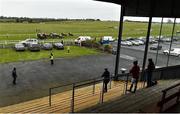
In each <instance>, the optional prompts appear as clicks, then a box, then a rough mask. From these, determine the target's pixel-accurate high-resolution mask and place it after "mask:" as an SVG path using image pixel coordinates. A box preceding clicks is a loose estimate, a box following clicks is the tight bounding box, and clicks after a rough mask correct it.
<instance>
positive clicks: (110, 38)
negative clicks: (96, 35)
mask: <svg viewBox="0 0 180 114" xmlns="http://www.w3.org/2000/svg"><path fill="white" fill-rule="evenodd" d="M102 40H103V41H109V42H113V41H114V39H113V37H112V36H103V37H102Z"/></svg>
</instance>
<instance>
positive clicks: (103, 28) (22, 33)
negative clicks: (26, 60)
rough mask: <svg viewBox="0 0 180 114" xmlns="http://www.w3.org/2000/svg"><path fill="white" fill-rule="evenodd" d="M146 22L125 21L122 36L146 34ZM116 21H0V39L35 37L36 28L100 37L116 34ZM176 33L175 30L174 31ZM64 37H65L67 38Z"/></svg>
mask: <svg viewBox="0 0 180 114" xmlns="http://www.w3.org/2000/svg"><path fill="white" fill-rule="evenodd" d="M147 25H148V24H147V23H140V22H125V23H124V30H123V37H124V38H125V37H139V36H146V33H147ZM118 26H119V23H118V22H113V21H62V22H52V23H51V22H47V23H0V40H24V39H27V38H29V37H30V38H32V37H33V38H35V37H36V33H37V30H40V32H46V33H50V32H56V33H69V32H70V33H73V34H74V35H75V36H73V37H67V38H71V39H72V38H73V39H74V38H77V37H78V36H80V35H88V36H91V37H96V38H100V37H102V36H108V35H110V36H113V37H115V38H117V36H118ZM159 28H160V24H159V23H153V24H152V30H151V35H152V36H157V35H158V34H159ZM175 31H180V25H179V24H176V28H175ZM171 32H172V24H164V25H163V31H162V35H165V36H167V35H171ZM175 33H176V32H175ZM67 38H66V39H67Z"/></svg>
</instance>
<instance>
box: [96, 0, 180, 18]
mask: <svg viewBox="0 0 180 114" xmlns="http://www.w3.org/2000/svg"><path fill="white" fill-rule="evenodd" d="M97 1H104V2H111V3H115V4H119V5H122V6H124V7H125V16H137V17H149V16H152V17H171V18H174V17H176V18H179V17H180V6H179V5H180V0H97Z"/></svg>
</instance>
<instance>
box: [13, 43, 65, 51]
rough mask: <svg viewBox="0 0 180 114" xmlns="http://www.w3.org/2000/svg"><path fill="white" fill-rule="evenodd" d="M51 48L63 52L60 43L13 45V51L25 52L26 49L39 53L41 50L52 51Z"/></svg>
mask: <svg viewBox="0 0 180 114" xmlns="http://www.w3.org/2000/svg"><path fill="white" fill-rule="evenodd" d="M53 48H55V49H59V50H63V49H64V46H63V44H62V43H60V42H59V43H54V44H51V43H44V44H42V45H41V44H39V43H30V44H28V46H26V45H24V44H22V43H18V44H15V46H14V49H15V50H16V51H25V50H26V49H28V50H30V51H40V50H41V49H44V50H52V49H53Z"/></svg>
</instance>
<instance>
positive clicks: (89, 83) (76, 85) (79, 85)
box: [49, 73, 129, 112]
mask: <svg viewBox="0 0 180 114" xmlns="http://www.w3.org/2000/svg"><path fill="white" fill-rule="evenodd" d="M124 77H125V78H124ZM118 78H119V80H123V82H122V83H124V84H122V85H123V86H124V87H122V88H123V94H126V91H127V86H128V81H129V73H125V74H120V75H118ZM113 79H114V76H111V77H110V82H109V86H108V88H109V89H112V85H111V83H112V80H113ZM124 79H125V80H124ZM100 83H101V84H102V88H101V89H100V90H99V94H100V97H99V103H103V102H104V91H103V88H104V83H103V78H94V79H90V80H85V81H79V82H76V83H73V84H66V85H60V86H56V87H52V88H49V106H51V105H52V90H53V89H56V88H64V87H65V86H71V88H70V90H72V95H71V98H70V99H71V104H70V105H69V106H70V109H71V112H74V107H75V90H77V89H78V88H82V87H87V86H92V93H91V94H92V95H94V94H95V89H96V84H100ZM88 93H90V92H88Z"/></svg>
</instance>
